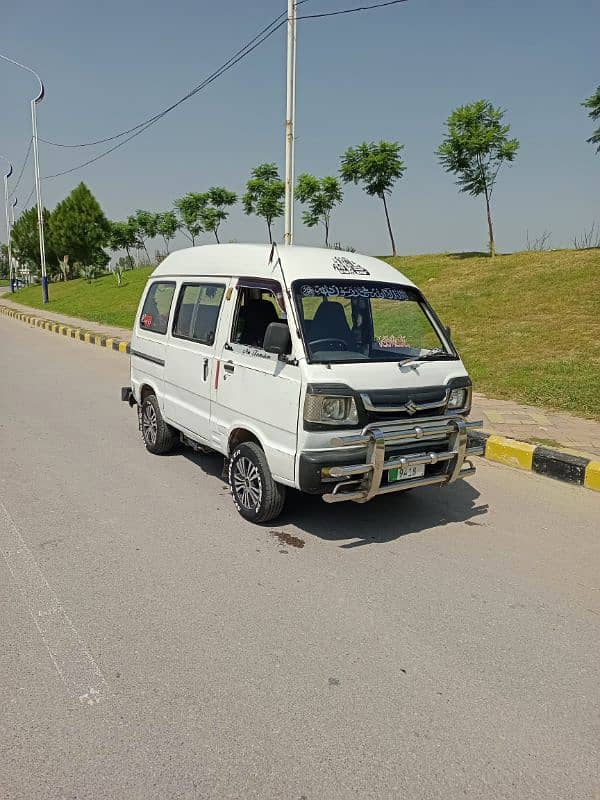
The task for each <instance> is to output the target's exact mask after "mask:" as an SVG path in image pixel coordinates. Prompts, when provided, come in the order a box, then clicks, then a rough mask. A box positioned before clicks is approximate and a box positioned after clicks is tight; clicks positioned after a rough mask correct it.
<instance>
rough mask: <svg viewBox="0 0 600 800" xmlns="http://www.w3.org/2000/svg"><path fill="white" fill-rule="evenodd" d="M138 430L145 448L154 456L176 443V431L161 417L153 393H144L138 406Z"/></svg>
mask: <svg viewBox="0 0 600 800" xmlns="http://www.w3.org/2000/svg"><path fill="white" fill-rule="evenodd" d="M140 431H141V434H142V439H143V440H144V444H145V445H146V450H148V452H149V453H153V454H154V455H155V456H161V455H163V454H164V453H168V452H170V451H171V450H172V449H173V447H174V446H175V444H176V443H177V432H176V431H175V430H173V428H171V426H170V425H167V423H166V422H165V421H164V419H163V418H162V414H161V413H160V408H159V405H158V400H157V399H156V397H155V396H154V395H153V394H148V395H146V397H145V398H144V401H143V403H142V406H141V408H140Z"/></svg>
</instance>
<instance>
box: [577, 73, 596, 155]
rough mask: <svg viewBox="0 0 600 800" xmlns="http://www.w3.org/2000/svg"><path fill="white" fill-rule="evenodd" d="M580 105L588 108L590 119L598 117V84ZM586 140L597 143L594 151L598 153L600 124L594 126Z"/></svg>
mask: <svg viewBox="0 0 600 800" xmlns="http://www.w3.org/2000/svg"><path fill="white" fill-rule="evenodd" d="M581 105H582V106H584V107H585V108H589V109H590V110H589V112H588V116H589V118H590V119H593V120H597V119H600V86H598V88H597V89H596V91H595V93H594V94H593V95H592V96H591V97H588V99H587V100H584V101H583V103H582V104H581ZM587 141H588V142H589V143H590V144H595V145H597V147H596V152H597V153H600V126H599V127H598V128H596V130H595V131H594V132H593V134H592V135H591V136H590V138H589V139H588V140H587Z"/></svg>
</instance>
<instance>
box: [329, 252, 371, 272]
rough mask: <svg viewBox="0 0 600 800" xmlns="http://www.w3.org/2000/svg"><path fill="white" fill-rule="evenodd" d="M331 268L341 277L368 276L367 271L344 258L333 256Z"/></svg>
mask: <svg viewBox="0 0 600 800" xmlns="http://www.w3.org/2000/svg"><path fill="white" fill-rule="evenodd" d="M333 268H334V269H335V270H336V271H337V272H341V273H342V275H370V274H371V273H370V272H369V270H368V269H365V268H364V267H361V265H360V264H357V263H356V262H355V261H351V260H350V259H349V258H346V257H345V256H335V257H334V259H333Z"/></svg>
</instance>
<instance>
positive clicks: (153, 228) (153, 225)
mask: <svg viewBox="0 0 600 800" xmlns="http://www.w3.org/2000/svg"><path fill="white" fill-rule="evenodd" d="M158 216H159V215H158V214H153V213H152V212H151V211H143V210H142V209H141V208H138V210H137V211H136V212H135V215H134V216H132V217H129V219H128V222H130V223H132V224H135V225H136V226H137V234H138V238H139V240H140V242H141V244H142V247H143V248H144V250H145V251H146V257H147V259H148V261H150V260H151V259H150V253H149V252H148V248H147V247H146V239H154V238H155V237H156V235H157V234H158Z"/></svg>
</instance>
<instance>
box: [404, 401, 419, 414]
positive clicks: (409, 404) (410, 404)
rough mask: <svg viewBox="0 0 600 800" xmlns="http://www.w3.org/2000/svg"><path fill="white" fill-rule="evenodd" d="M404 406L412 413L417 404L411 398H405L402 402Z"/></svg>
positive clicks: (415, 409)
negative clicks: (404, 401)
mask: <svg viewBox="0 0 600 800" xmlns="http://www.w3.org/2000/svg"><path fill="white" fill-rule="evenodd" d="M404 408H405V409H406V410H407V411H408V413H409V414H414V413H415V411H417V405H416V403H414V402H413V401H412V400H407V401H406V403H405V404H404Z"/></svg>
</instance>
